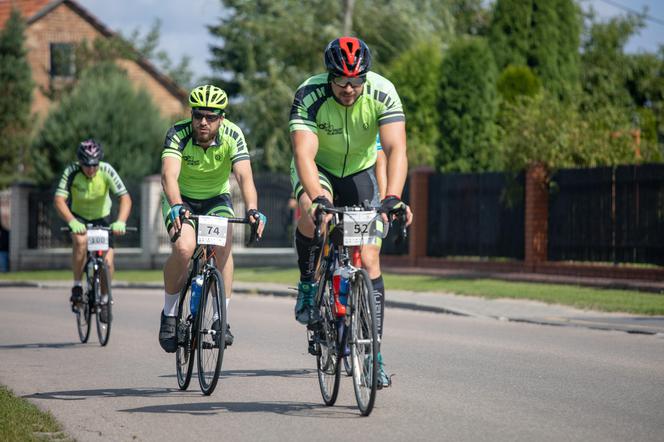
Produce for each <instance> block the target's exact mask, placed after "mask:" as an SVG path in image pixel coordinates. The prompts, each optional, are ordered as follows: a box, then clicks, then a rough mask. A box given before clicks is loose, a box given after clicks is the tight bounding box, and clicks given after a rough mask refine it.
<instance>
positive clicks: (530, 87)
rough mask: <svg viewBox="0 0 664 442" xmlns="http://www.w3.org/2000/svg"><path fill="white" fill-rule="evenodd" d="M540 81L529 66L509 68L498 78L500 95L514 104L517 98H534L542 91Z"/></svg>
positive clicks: (511, 66)
mask: <svg viewBox="0 0 664 442" xmlns="http://www.w3.org/2000/svg"><path fill="white" fill-rule="evenodd" d="M540 88H541V85H540V80H539V78H538V77H537V75H535V73H534V72H533V71H532V70H531V69H530V68H529V67H528V66H513V65H510V66H507V67H506V68H505V69H504V70H503V72H502V73H501V74H500V76H499V77H498V93H500V96H501V97H502V98H503V100H505V101H508V102H510V103H513V102H514V100H516V97H518V96H521V95H525V96H527V97H534V96H535V95H537V94H538V93H539V91H540Z"/></svg>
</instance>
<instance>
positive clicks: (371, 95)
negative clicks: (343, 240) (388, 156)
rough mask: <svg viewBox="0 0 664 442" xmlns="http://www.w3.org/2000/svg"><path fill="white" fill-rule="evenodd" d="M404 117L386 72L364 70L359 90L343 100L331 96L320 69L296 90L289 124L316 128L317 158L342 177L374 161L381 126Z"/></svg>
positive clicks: (317, 160)
mask: <svg viewBox="0 0 664 442" xmlns="http://www.w3.org/2000/svg"><path fill="white" fill-rule="evenodd" d="M405 119H406V118H405V116H404V112H403V107H402V105H401V100H400V99H399V95H398V94H397V91H396V89H395V88H394V85H393V84H392V83H391V82H390V81H389V80H388V79H386V78H385V77H382V76H380V75H378V74H376V73H375V72H368V73H367V78H366V82H365V83H364V89H363V91H362V94H361V95H360V96H359V97H358V98H357V101H355V103H353V105H352V106H344V105H342V104H340V103H339V102H338V101H337V100H336V99H335V97H334V94H333V93H332V88H331V86H330V85H329V82H328V74H320V75H316V76H313V77H311V78H309V79H308V80H307V81H305V82H304V83H303V84H302V85H301V86H300V87H299V88H298V90H297V92H296V93H295V99H294V100H293V106H292V108H291V113H290V122H289V129H290V131H291V132H294V131H297V130H307V131H311V132H314V133H315V134H317V136H318V153H317V154H316V164H317V165H319V166H320V167H322V168H323V169H325V170H326V171H328V172H329V173H331V174H332V175H334V176H337V177H339V178H343V177H346V176H348V175H352V174H354V173H357V172H359V171H362V170H364V169H367V168H369V167H371V166H373V165H374V164H375V162H376V135H377V134H378V128H379V127H380V126H382V125H384V124H389V123H394V122H396V121H405Z"/></svg>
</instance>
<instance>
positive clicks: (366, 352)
mask: <svg viewBox="0 0 664 442" xmlns="http://www.w3.org/2000/svg"><path fill="white" fill-rule="evenodd" d="M350 288H351V319H350V354H351V359H352V362H353V368H352V374H353V388H354V389H355V399H356V401H357V406H358V408H359V409H360V413H362V415H363V416H368V415H369V414H370V413H371V410H372V409H373V406H374V401H375V400H376V390H377V388H378V329H377V323H376V301H375V299H374V295H373V286H372V284H371V279H369V275H368V274H367V272H366V271H365V270H362V269H360V270H358V271H357V272H355V274H354V275H353V277H352V278H351V281H350Z"/></svg>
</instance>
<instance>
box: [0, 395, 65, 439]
mask: <svg viewBox="0 0 664 442" xmlns="http://www.w3.org/2000/svg"><path fill="white" fill-rule="evenodd" d="M0 440H7V441H9V440H21V441H44V440H61V441H64V440H71V439H70V438H69V437H68V436H67V435H66V434H65V433H64V432H63V431H62V427H60V424H59V423H58V422H57V421H56V420H55V418H54V417H53V416H52V415H51V414H50V413H47V412H43V411H41V410H40V409H39V408H37V407H36V406H35V405H33V404H31V403H30V402H28V401H26V400H25V399H22V398H19V397H16V396H14V394H12V392H11V391H9V390H8V389H7V388H6V387H4V386H2V385H0Z"/></svg>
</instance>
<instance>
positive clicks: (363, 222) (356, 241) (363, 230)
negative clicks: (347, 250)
mask: <svg viewBox="0 0 664 442" xmlns="http://www.w3.org/2000/svg"><path fill="white" fill-rule="evenodd" d="M376 221H377V217H376V212H374V211H348V212H344V245H345V246H360V245H363V244H376V242H377V237H378V234H377V232H376Z"/></svg>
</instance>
